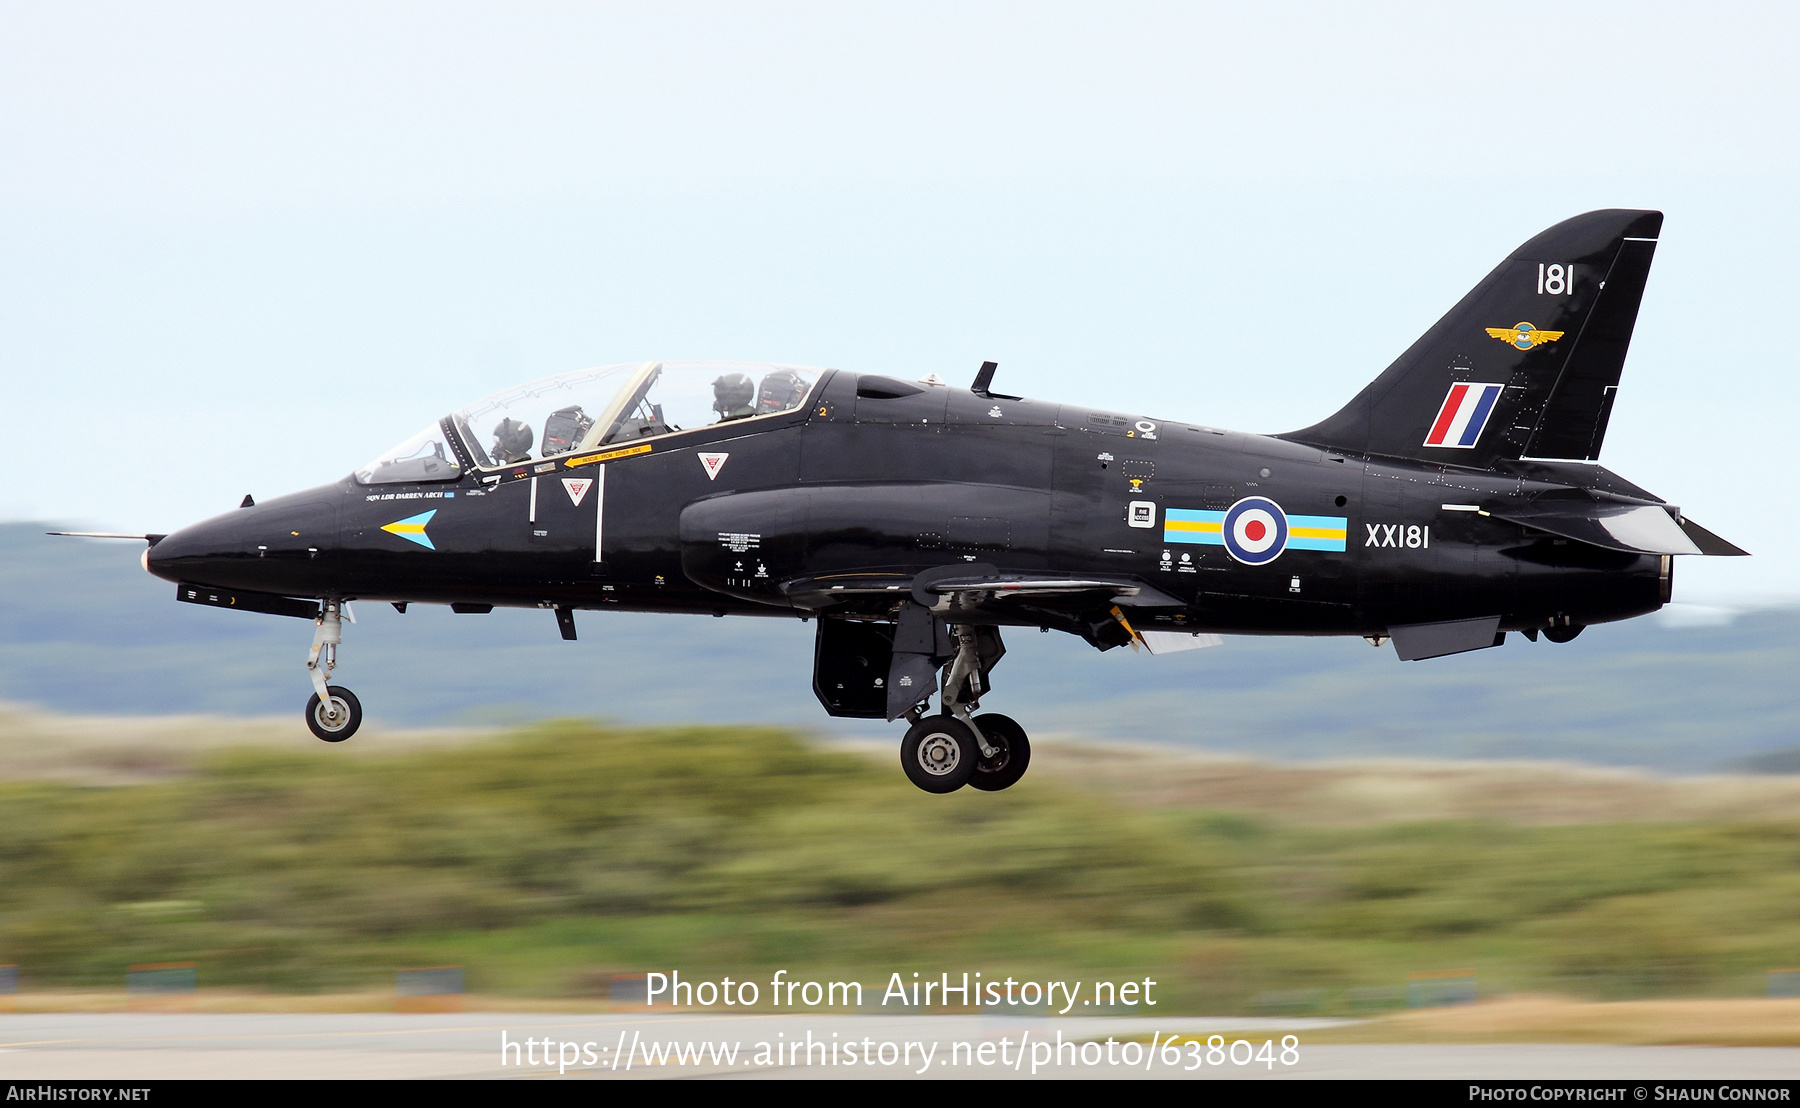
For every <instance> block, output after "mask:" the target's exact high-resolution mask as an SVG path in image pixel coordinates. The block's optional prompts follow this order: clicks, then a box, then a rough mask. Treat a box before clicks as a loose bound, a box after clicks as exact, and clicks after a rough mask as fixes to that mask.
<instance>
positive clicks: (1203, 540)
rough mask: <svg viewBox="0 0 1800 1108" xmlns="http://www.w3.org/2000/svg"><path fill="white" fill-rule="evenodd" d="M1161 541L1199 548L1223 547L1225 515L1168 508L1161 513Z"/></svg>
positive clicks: (1190, 509) (1189, 509)
mask: <svg viewBox="0 0 1800 1108" xmlns="http://www.w3.org/2000/svg"><path fill="white" fill-rule="evenodd" d="M1163 541H1164V542H1185V543H1198V544H1200V545H1201V546H1224V545H1225V513H1224V512H1202V511H1196V510H1194V509H1192V508H1168V509H1165V510H1164V511H1163Z"/></svg>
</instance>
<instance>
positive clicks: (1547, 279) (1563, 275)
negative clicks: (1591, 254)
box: [1538, 262, 1575, 296]
mask: <svg viewBox="0 0 1800 1108" xmlns="http://www.w3.org/2000/svg"><path fill="white" fill-rule="evenodd" d="M1574 291H1575V265H1574V263H1573V262H1570V263H1566V264H1562V265H1545V264H1544V263H1543V262H1539V263H1538V295H1539V296H1542V295H1543V294H1544V293H1549V294H1550V295H1551V296H1567V295H1568V294H1569V293H1571V292H1574Z"/></svg>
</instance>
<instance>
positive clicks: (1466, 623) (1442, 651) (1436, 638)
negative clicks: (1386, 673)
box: [1388, 616, 1506, 662]
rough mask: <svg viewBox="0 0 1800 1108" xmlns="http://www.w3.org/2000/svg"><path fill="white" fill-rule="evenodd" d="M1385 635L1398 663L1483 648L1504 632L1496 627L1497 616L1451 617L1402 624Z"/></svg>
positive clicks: (1503, 638) (1500, 638)
mask: <svg viewBox="0 0 1800 1108" xmlns="http://www.w3.org/2000/svg"><path fill="white" fill-rule="evenodd" d="M1388 634H1389V635H1390V636H1392V638H1393V640H1394V653H1396V654H1398V655H1400V660H1401V661H1402V662H1417V661H1420V660H1422V659H1425V658H1442V657H1443V656H1444V655H1446V654H1464V653H1467V652H1468V651H1471V650H1486V649H1487V648H1488V647H1490V646H1499V645H1500V644H1501V643H1503V642H1505V641H1506V633H1505V632H1504V631H1502V630H1500V617H1499V616H1482V617H1480V618H1479V619H1453V620H1450V621H1448V622H1446V623H1414V624H1409V625H1407V626H1404V627H1390V628H1388Z"/></svg>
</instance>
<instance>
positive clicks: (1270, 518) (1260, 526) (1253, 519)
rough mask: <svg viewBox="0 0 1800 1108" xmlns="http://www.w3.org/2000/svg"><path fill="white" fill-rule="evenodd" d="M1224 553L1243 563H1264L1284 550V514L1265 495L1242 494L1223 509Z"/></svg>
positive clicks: (1286, 525) (1286, 533) (1286, 532)
mask: <svg viewBox="0 0 1800 1108" xmlns="http://www.w3.org/2000/svg"><path fill="white" fill-rule="evenodd" d="M1222 530H1223V532H1224V536H1223V537H1224V539H1225V552H1226V553H1228V554H1230V555H1231V556H1232V557H1233V558H1236V559H1237V560H1238V561H1240V562H1242V563H1244V564H1245V565H1247V566H1260V565H1267V564H1268V563H1270V562H1272V561H1274V560H1275V559H1276V558H1279V557H1281V552H1282V551H1283V550H1286V549H1287V541H1288V521H1287V513H1286V512H1284V511H1282V510H1281V505H1279V504H1277V503H1275V502H1274V501H1273V500H1270V499H1269V498H1268V497H1265V496H1246V497H1245V498H1244V499H1242V500H1240V501H1238V502H1237V503H1236V504H1233V505H1232V506H1231V507H1230V508H1228V509H1226V511H1225V525H1224V527H1223V528H1222Z"/></svg>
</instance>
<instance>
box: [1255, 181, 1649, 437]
mask: <svg viewBox="0 0 1800 1108" xmlns="http://www.w3.org/2000/svg"><path fill="white" fill-rule="evenodd" d="M1661 230H1662V213H1661V212H1640V211H1628V210H1620V209H1612V210H1607V211H1598V212H1588V213H1587V214H1586V215H1578V216H1576V217H1575V218H1574V219H1568V220H1564V221H1563V222H1561V223H1558V224H1557V225H1556V226H1554V227H1552V228H1550V229H1549V230H1547V231H1545V232H1544V233H1542V234H1540V235H1538V236H1537V237H1536V238H1534V239H1532V240H1531V241H1530V242H1527V243H1526V244H1525V245H1523V246H1521V247H1519V248H1518V249H1517V250H1515V251H1513V253H1512V256H1511V257H1509V258H1507V259H1506V260H1505V261H1504V262H1501V263H1500V265H1499V267H1498V268H1497V269H1495V270H1494V271H1493V272H1492V273H1490V274H1488V275H1487V278H1486V279H1485V280H1483V281H1482V282H1481V283H1480V284H1479V285H1476V286H1475V288H1474V289H1473V290H1471V291H1470V292H1469V294H1468V295H1467V296H1465V297H1463V298H1462V300H1461V302H1460V303H1458V304H1457V305H1456V307H1454V308H1452V309H1450V311H1449V313H1448V314H1446V315H1445V316H1444V318H1442V319H1440V320H1438V322H1437V325H1436V326H1434V327H1433V328H1432V329H1431V330H1429V331H1427V332H1425V334H1424V336H1423V337H1421V338H1420V339H1419V341H1417V342H1415V343H1413V344H1412V347H1411V348H1410V349H1408V350H1407V351H1406V353H1404V354H1402V355H1400V357H1399V359H1398V360H1397V361H1395V362H1394V364H1393V365H1391V366H1389V367H1388V368H1387V371H1386V372H1384V373H1383V374H1382V375H1381V376H1380V377H1377V378H1376V379H1375V380H1374V382H1373V383H1371V384H1370V385H1369V386H1368V387H1367V388H1365V389H1363V390H1362V392H1360V393H1358V394H1357V396H1356V399H1354V400H1352V401H1351V402H1350V403H1349V404H1348V405H1346V406H1345V407H1344V409H1343V410H1342V411H1340V412H1338V413H1337V414H1336V415H1334V416H1332V417H1331V418H1329V419H1327V420H1325V421H1323V422H1321V423H1315V424H1313V425H1312V426H1311V427H1307V428H1304V429H1302V430H1299V431H1291V432H1289V433H1287V434H1284V435H1281V436H1280V437H1281V438H1284V439H1293V440H1295V441H1297V442H1305V443H1311V444H1313V445H1316V446H1323V447H1326V448H1328V449H1335V450H1342V451H1346V452H1350V453H1356V454H1384V455H1388V456H1392V457H1399V458H1412V459H1418V460H1429V461H1436V462H1448V463H1451V464H1454V465H1465V466H1475V467H1479V468H1487V467H1490V466H1492V465H1493V464H1494V463H1495V462H1496V461H1498V460H1500V459H1506V458H1519V457H1522V456H1523V457H1533V458H1573V459H1579V460H1584V461H1591V460H1593V459H1595V458H1598V457H1599V456H1600V443H1601V440H1602V439H1603V438H1605V436H1606V421H1607V417H1608V416H1610V415H1611V414H1612V405H1613V395H1614V392H1615V390H1616V389H1617V388H1618V384H1619V374H1620V372H1621V371H1622V370H1623V368H1624V365H1625V351H1626V348H1627V347H1628V346H1630V344H1631V330H1632V327H1633V325H1634V324H1635V323H1636V322H1637V312H1638V302H1639V300H1640V299H1642V297H1643V295H1644V282H1645V280H1646V279H1647V278H1648V277H1649V275H1650V260H1651V258H1652V256H1653V255H1654V254H1655V253H1656V236H1657V234H1658V232H1660V231H1661Z"/></svg>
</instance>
